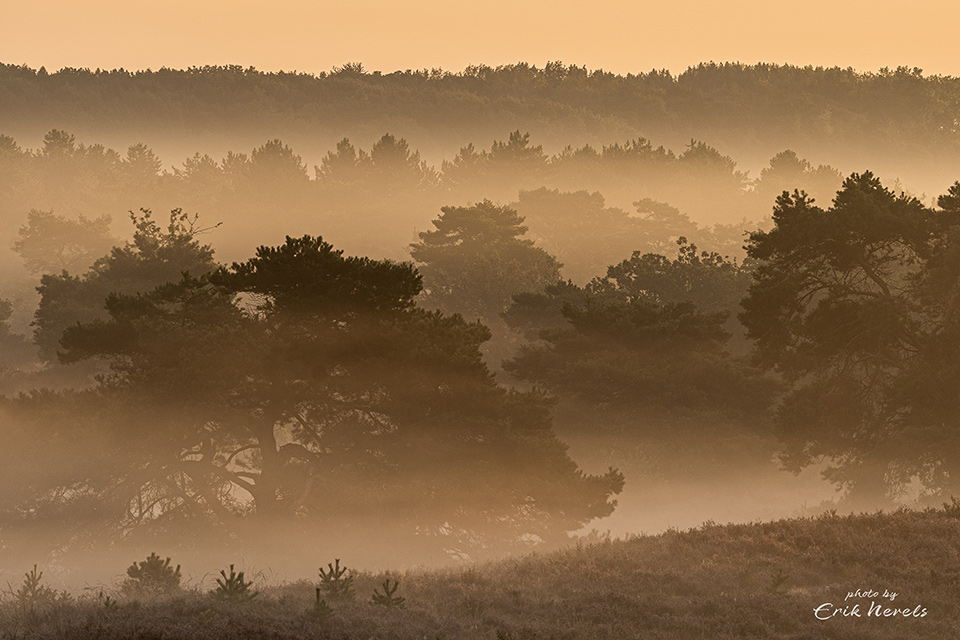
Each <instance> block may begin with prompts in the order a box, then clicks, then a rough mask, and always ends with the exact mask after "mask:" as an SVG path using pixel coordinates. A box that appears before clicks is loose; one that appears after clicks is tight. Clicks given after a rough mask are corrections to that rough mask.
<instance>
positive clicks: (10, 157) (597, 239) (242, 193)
mask: <svg viewBox="0 0 960 640" xmlns="http://www.w3.org/2000/svg"><path fill="white" fill-rule="evenodd" d="M839 184H840V174H839V172H838V171H837V170H836V169H834V168H832V167H829V166H824V165H820V166H817V167H814V166H813V165H812V164H811V163H809V162H808V161H806V160H804V159H802V158H799V157H798V156H797V155H796V154H795V153H793V152H791V151H784V152H781V153H779V154H777V155H776V156H775V157H774V158H772V159H771V160H770V163H769V166H768V167H767V168H766V169H764V170H763V171H762V172H761V173H760V175H759V176H758V178H757V179H755V180H751V179H750V178H749V176H748V175H747V173H746V172H743V171H740V170H739V169H738V168H737V163H736V161H735V160H734V159H733V158H731V157H729V156H726V155H724V154H722V153H721V152H720V151H718V150H717V149H715V148H714V147H711V146H709V145H708V144H706V143H703V142H697V141H692V142H691V143H690V144H689V145H688V146H687V147H686V149H684V150H683V152H682V153H675V152H673V151H671V150H669V149H665V148H664V147H654V146H653V145H652V144H651V143H650V142H649V141H647V140H645V139H642V138H640V139H635V140H630V141H627V142H624V143H614V144H609V145H605V146H602V147H600V148H594V147H591V146H589V145H586V146H583V147H580V148H577V149H573V148H569V147H568V148H567V149H565V150H564V151H563V152H561V153H558V154H555V155H548V154H547V153H545V152H544V150H543V147H542V145H538V144H534V142H533V141H531V136H530V134H528V133H521V132H520V131H515V132H513V133H511V134H510V135H509V137H508V139H506V140H497V141H494V142H493V143H492V144H491V145H490V146H489V147H488V148H486V149H482V148H476V147H474V145H472V144H469V145H467V146H465V147H463V148H461V149H460V151H459V153H458V154H457V155H456V156H455V157H453V158H451V159H449V160H444V161H443V162H442V163H441V164H440V166H431V165H430V164H428V163H427V162H425V161H424V160H423V159H422V158H421V155H420V153H419V151H417V150H416V149H414V148H412V147H411V146H410V144H409V143H408V142H407V141H406V140H404V139H403V138H398V137H396V136H394V135H391V134H385V135H382V136H381V137H380V138H379V140H377V142H375V143H374V144H373V145H372V146H371V147H370V148H369V149H367V150H365V149H362V148H358V147H356V146H355V145H354V144H353V143H351V142H350V141H349V140H348V139H343V140H341V141H340V143H338V144H337V145H336V148H335V149H332V150H329V151H328V152H327V153H326V155H325V156H323V158H322V159H321V160H320V162H319V163H318V164H316V165H314V166H313V167H309V168H308V166H307V164H306V163H305V162H304V161H303V160H302V158H301V156H300V155H299V154H298V153H297V152H295V151H294V150H293V149H292V148H291V147H289V146H288V145H286V144H285V143H283V142H282V141H280V140H276V139H274V140H270V141H268V142H266V143H265V144H263V145H261V146H259V147H257V148H255V149H253V150H252V151H251V152H250V153H249V154H248V153H238V152H233V151H231V152H228V153H227V154H226V155H225V156H224V157H222V158H213V157H211V156H210V155H208V154H201V153H200V152H197V153H194V154H193V155H192V156H191V157H188V158H187V159H186V160H184V161H183V162H182V163H180V164H179V165H178V166H174V167H173V168H172V170H165V169H164V168H163V162H162V161H161V160H160V158H159V157H158V155H157V154H156V153H155V152H154V151H153V150H152V149H151V148H149V147H148V146H146V145H144V144H142V143H140V144H136V145H133V146H131V147H129V148H128V149H127V152H126V153H125V154H121V153H118V152H116V151H114V150H112V149H109V148H107V147H106V146H104V145H102V144H83V143H78V142H77V140H76V138H75V136H73V135H72V134H69V133H67V132H65V131H62V130H58V129H55V130H51V131H50V132H48V133H47V135H46V136H45V137H44V140H43V146H42V147H41V148H38V149H35V150H30V149H25V148H23V147H21V146H20V145H19V144H18V143H17V141H16V140H15V139H13V138H12V137H9V136H0V194H2V198H0V219H2V220H3V227H4V231H6V232H7V233H9V234H10V235H11V236H12V235H14V234H15V233H16V230H17V229H18V228H19V226H20V225H21V224H23V222H24V219H25V216H26V213H27V212H28V211H30V210H33V209H35V210H44V211H53V212H55V213H57V214H59V215H66V216H78V215H83V216H85V217H88V218H91V219H92V218H96V217H99V216H101V215H103V214H105V213H110V212H123V211H127V210H133V211H136V210H138V209H139V208H140V207H150V208H152V209H154V210H157V211H164V210H170V209H172V208H175V207H180V208H183V209H184V210H186V211H191V212H200V213H201V214H202V217H203V219H204V221H205V222H206V223H208V224H214V223H223V229H222V230H221V232H220V233H219V234H218V240H217V245H218V247H219V248H220V249H221V251H223V250H224V248H227V249H231V248H237V247H239V251H242V252H247V251H249V250H250V249H252V247H253V242H254V241H256V242H259V241H262V240H263V238H264V236H263V235H262V233H261V230H262V229H264V228H268V227H270V226H271V225H270V224H269V223H268V221H269V220H273V219H276V218H278V217H279V218H282V219H283V220H284V221H285V223H286V224H287V225H288V226H287V227H286V230H287V231H288V232H295V233H301V232H303V233H306V232H314V231H315V230H316V229H322V230H323V231H324V236H325V237H329V238H331V240H334V241H336V242H337V244H338V245H339V246H343V247H345V248H346V249H347V250H348V251H350V252H354V253H362V254H366V255H379V256H390V257H395V258H397V257H402V256H405V255H406V253H407V252H406V246H407V245H408V244H409V243H410V242H412V241H413V240H415V239H416V235H415V234H416V231H420V230H423V229H424V228H426V227H427V226H428V225H429V220H430V219H431V218H432V217H433V216H434V215H435V212H436V211H437V210H438V209H439V208H440V207H441V206H443V205H447V204H451V203H466V202H478V201H480V200H483V199H487V198H489V199H491V200H494V201H499V202H516V203H517V207H518V209H519V210H520V213H521V214H522V215H524V216H525V217H527V219H528V224H529V226H530V230H531V234H532V237H533V238H534V239H536V240H538V241H539V242H541V243H542V244H543V245H544V246H547V247H548V248H549V249H550V250H551V251H553V252H554V253H556V254H557V255H558V257H559V258H560V259H561V261H562V262H563V263H564V264H566V265H567V268H568V270H569V271H567V272H565V274H566V275H567V276H568V277H573V278H575V279H578V280H585V279H589V278H590V277H592V276H593V275H595V274H596V273H597V269H598V268H603V267H605V266H606V265H608V264H611V263H612V261H614V260H616V259H621V258H622V257H623V256H624V255H626V254H628V253H629V252H630V251H634V250H640V249H648V248H649V249H662V246H657V245H658V243H661V244H662V243H663V242H666V243H667V244H668V246H669V243H670V242H672V240H671V238H673V239H675V238H677V237H679V236H686V237H688V238H689V239H691V240H692V241H695V242H698V243H699V244H700V245H701V246H705V247H707V246H709V248H710V249H712V250H716V251H718V252H720V253H722V254H724V255H731V256H733V255H738V254H740V253H741V245H742V243H743V233H744V232H745V231H746V230H748V229H752V228H755V226H756V223H754V222H748V220H761V219H763V218H766V217H767V215H768V212H769V209H770V206H771V205H772V203H773V200H774V198H775V197H776V196H777V195H778V194H779V193H780V192H781V191H783V190H784V189H793V188H801V189H805V190H806V191H807V192H809V193H811V194H813V195H814V196H815V197H817V198H818V199H820V198H822V199H829V198H830V197H831V196H832V194H833V192H834V191H835V190H836V188H837V187H838V186H839ZM578 192H579V193H578ZM718 222H722V223H725V224H724V225H720V226H716V225H715V223H718ZM268 237H269V236H268ZM274 239H275V240H280V239H282V236H281V237H277V238H274ZM591 239H592V241H591ZM231 242H232V243H233V246H232V247H231V246H230V243H231ZM587 247H589V249H590V251H592V252H596V251H601V252H604V251H605V252H606V253H603V254H602V255H586V254H585V253H584V252H583V251H581V249H585V248H587ZM227 253H228V255H231V256H235V255H237V256H238V255H242V253H238V251H232V250H228V251H227Z"/></svg>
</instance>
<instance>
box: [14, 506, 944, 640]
mask: <svg viewBox="0 0 960 640" xmlns="http://www.w3.org/2000/svg"><path fill="white" fill-rule="evenodd" d="M317 564H318V566H319V564H320V563H319V562H318V563H317ZM391 577H399V578H400V581H401V588H400V591H399V595H402V596H404V597H405V598H406V602H407V608H406V609H402V610H398V609H387V608H385V607H378V606H376V605H374V604H372V603H370V602H369V598H370V595H372V593H373V590H374V588H376V587H378V586H379V585H380V584H381V583H382V582H383V580H384V576H383V575H375V574H369V573H364V574H358V575H357V576H356V578H355V582H354V586H355V589H356V593H357V594H358V595H357V598H356V600H354V601H353V602H346V603H339V604H336V605H335V607H334V613H333V614H332V615H330V616H329V617H326V618H324V619H320V620H317V619H315V618H313V617H311V616H309V615H306V612H307V611H308V610H309V609H310V608H311V607H312V605H313V601H314V593H315V586H316V585H315V584H313V583H309V582H298V583H290V584H284V585H281V586H278V587H272V588H263V589H261V594H260V596H259V597H258V598H256V599H255V600H253V601H250V602H245V603H240V604H233V605H231V604H229V603H224V602H220V601H217V600H216V599H214V598H212V597H210V596H209V595H207V594H205V593H201V592H198V591H187V592H183V593H181V594H179V595H176V596H172V597H169V598H166V599H159V600H151V601H146V600H145V601H136V600H129V599H128V600H125V599H123V598H120V599H119V602H118V603H117V604H116V606H112V607H108V606H106V605H105V601H104V599H103V598H102V597H101V598H99V599H98V598H96V597H92V596H87V597H81V598H79V599H77V598H70V599H63V598H60V599H58V600H56V601H54V602H47V603H45V604H41V605H38V606H36V607H33V608H30V607H23V606H20V605H19V604H18V603H17V602H16V601H15V599H14V598H13V596H12V594H8V595H7V597H6V598H5V600H4V602H3V605H2V606H0V638H2V639H11V640H12V639H21V638H23V639H26V638H38V639H39V638H70V639H76V640H85V639H87V638H105V639H118V640H119V639H121V638H123V639H124V640H132V639H142V640H146V639H161V638H163V639H172V638H183V639H189V640H194V639H197V640H199V639H207V638H211V639H212V638H231V639H243V638H338V639H340V638H342V639H346V638H358V639H359V638H362V639H367V638H382V639H390V638H396V639H407V638H410V639H413V638H418V639H419V638H427V639H430V640H432V639H434V638H484V639H487V640H494V639H496V638H507V639H513V640H522V639H528V638H538V639H546V638H557V639H560V638H611V639H614V638H616V639H621V638H644V639H667V638H676V639H688V638H710V639H727V638H728V639H734V638H737V639H740V638H758V639H759V638H763V639H769V638H783V639H787V638H789V639H792V640H801V639H811V640H813V639H818V640H819V639H824V638H837V639H839V638H843V639H850V640H857V639H865V638H871V639H872V638H877V639H888V638H889V639H894V638H896V639H900V638H923V639H924V640H928V639H929V640H935V639H940V638H944V639H947V638H951V639H953V638H958V637H960V604H958V599H957V597H956V594H957V590H958V587H960V506H958V505H957V504H954V505H952V506H950V507H946V508H944V509H940V510H928V511H922V512H914V511H899V512H896V513H887V514H881V513H877V514H871V515H859V516H845V517H837V516H835V515H832V514H831V515H826V516H820V517H816V518H808V519H795V520H783V521H778V522H772V523H760V524H745V525H728V526H717V525H711V524H708V525H704V526H703V527H700V528H699V529H696V530H692V531H684V532H679V531H672V532H668V533H665V534H662V535H659V536H644V537H637V538H633V539H630V540H626V541H613V542H605V543H600V544H596V545H590V546H578V547H574V548H570V549H567V550H564V551H560V552H556V553H551V554H548V555H533V556H528V557H523V558H512V559H507V560H502V561H498V562H490V563H484V564H478V565H471V566H467V567H461V568H456V569H448V570H443V571H411V572H407V573H406V574H391ZM857 589H861V590H876V591H878V592H879V594H883V593H884V591H885V590H889V591H896V592H897V593H898V594H899V595H898V596H897V598H896V600H895V601H893V602H892V603H889V601H888V599H885V598H883V596H882V595H878V596H875V597H866V598H858V597H854V598H849V599H847V600H846V602H844V599H845V597H846V595H847V593H848V592H852V591H856V590H857ZM874 601H875V602H881V601H883V602H885V604H884V606H885V607H898V608H909V609H911V610H913V608H914V607H916V606H918V605H919V606H920V607H922V608H925V609H926V610H927V612H928V613H927V615H926V616H925V617H922V618H914V617H906V618H905V617H902V616H901V615H896V616H891V617H876V616H868V615H867V611H868V608H869V605H870V603H871V602H874ZM824 602H834V603H837V604H838V605H840V606H843V605H844V604H847V605H852V604H855V603H859V604H860V605H861V606H860V614H861V615H860V617H856V616H850V617H842V616H838V617H836V618H833V619H830V620H826V621H819V620H817V619H816V618H815V616H814V608H815V607H817V606H818V605H821V604H823V603H824Z"/></svg>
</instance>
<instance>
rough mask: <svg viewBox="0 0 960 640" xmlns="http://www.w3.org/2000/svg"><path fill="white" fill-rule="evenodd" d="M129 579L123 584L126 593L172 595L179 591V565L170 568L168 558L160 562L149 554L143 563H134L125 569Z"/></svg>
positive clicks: (152, 554) (153, 555)
mask: <svg viewBox="0 0 960 640" xmlns="http://www.w3.org/2000/svg"><path fill="white" fill-rule="evenodd" d="M127 575H128V576H130V579H129V580H127V582H126V584H124V588H125V589H127V590H128V591H130V590H132V591H136V592H140V593H143V592H146V593H150V594H162V593H172V592H174V591H177V590H179V589H180V579H181V575H180V565H177V567H176V569H174V568H173V567H172V566H170V558H167V559H166V560H161V559H160V556H158V555H157V554H156V553H151V554H150V555H149V556H147V559H146V560H144V561H143V562H136V561H135V562H134V563H133V564H132V565H130V567H129V568H128V569H127Z"/></svg>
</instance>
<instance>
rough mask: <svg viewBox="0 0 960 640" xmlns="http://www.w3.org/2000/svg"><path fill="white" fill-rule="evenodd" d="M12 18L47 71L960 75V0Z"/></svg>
mask: <svg viewBox="0 0 960 640" xmlns="http://www.w3.org/2000/svg"><path fill="white" fill-rule="evenodd" d="M0 15H3V23H4V26H5V29H4V34H3V37H2V38H0V62H2V63H6V64H26V65H28V66H30V67H33V68H38V67H40V66H44V67H46V69H47V71H54V70H57V69H60V68H62V67H78V68H90V69H96V68H103V69H114V68H119V67H123V68H125V69H128V70H135V69H158V68H160V67H170V68H178V69H182V68H186V67H189V66H201V65H208V64H210V65H224V64H238V65H242V66H244V67H249V66H253V67H256V68H257V69H260V70H263V71H279V70H284V71H301V72H308V73H318V72H321V71H327V70H330V69H332V68H333V67H335V66H341V65H343V64H345V63H347V62H360V63H362V64H363V66H364V68H365V69H367V70H368V71H374V70H379V71H383V72H385V73H386V72H391V71H396V70H405V69H431V68H442V69H445V70H447V71H460V70H462V69H463V68H465V67H466V66H468V65H476V64H487V65H491V66H496V65H500V64H511V63H516V62H521V61H523V62H528V63H531V64H535V65H537V66H543V65H544V64H545V63H546V62H548V61H556V60H559V61H562V62H564V63H567V64H576V65H580V66H586V67H588V68H589V69H604V70H607V71H612V72H615V73H620V74H626V73H631V72H640V71H649V70H651V69H669V70H670V71H672V72H674V73H680V72H682V71H683V70H684V69H686V68H687V67H688V66H691V65H696V64H697V63H699V62H706V61H711V60H712V61H716V62H727V61H729V62H743V63H747V64H753V63H757V62H771V63H779V64H783V63H789V64H796V65H808V64H809V65H814V66H841V67H854V68H856V69H858V70H861V71H876V70H878V69H880V68H881V67H890V68H895V67H897V66H901V65H902V66H907V67H911V68H913V67H919V68H921V69H923V70H924V73H925V74H941V75H957V76H960V55H958V53H960V45H958V44H957V42H958V40H957V38H956V36H955V33H954V32H955V27H956V25H957V24H960V3H956V2H954V1H953V0H951V1H942V0H937V1H932V2H923V1H920V2H916V3H913V4H912V5H911V6H910V7H909V8H907V5H906V3H904V2H902V0H897V1H889V0H875V1H873V2H863V1H860V0H854V1H844V0H831V1H829V2H827V1H822V0H811V1H808V2H794V1H779V2H778V1H773V0H768V1H765V2H764V1H759V0H732V1H731V0H728V1H724V0H709V1H703V0H675V1H673V2H670V3H669V4H668V3H666V2H661V3H653V2H645V1H643V0H633V1H630V0H593V1H589V2H583V1H580V2H572V1H569V0H553V1H545V0H527V1H525V0H486V1H485V2H475V1H473V0H470V1H466V0H465V1H459V2H458V1H457V0H395V1H388V0H352V1H350V2H325V1H322V0H313V1H300V0H297V1H293V0H272V1H261V0H154V1H150V2H145V1H142V0H84V1H82V2H78V1H77V0H0Z"/></svg>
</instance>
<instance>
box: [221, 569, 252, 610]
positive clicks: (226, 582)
mask: <svg viewBox="0 0 960 640" xmlns="http://www.w3.org/2000/svg"><path fill="white" fill-rule="evenodd" d="M252 586H253V581H252V580H251V581H250V582H247V581H246V580H244V577H243V571H241V572H240V573H237V572H236V571H234V570H233V565H230V575H229V576H228V575H227V572H226V570H225V569H221V570H220V577H219V578H217V588H216V589H215V590H214V591H213V592H212V593H213V595H215V596H216V597H218V598H220V599H221V600H226V601H228V602H238V603H239V602H247V601H249V600H253V599H254V598H256V597H257V595H259V592H258V591H253V590H251V589H250V587H252Z"/></svg>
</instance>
